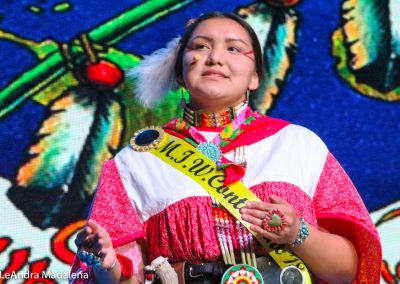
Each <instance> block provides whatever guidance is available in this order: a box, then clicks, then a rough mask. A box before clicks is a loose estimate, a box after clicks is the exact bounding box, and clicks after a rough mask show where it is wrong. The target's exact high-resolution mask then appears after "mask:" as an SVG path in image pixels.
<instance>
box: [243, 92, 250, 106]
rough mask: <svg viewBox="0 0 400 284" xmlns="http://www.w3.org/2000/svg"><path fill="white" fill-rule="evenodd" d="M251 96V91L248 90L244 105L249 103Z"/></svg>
mask: <svg viewBox="0 0 400 284" xmlns="http://www.w3.org/2000/svg"><path fill="white" fill-rule="evenodd" d="M249 95H250V90H246V94H245V98H244V103H246V104H247V103H248V102H249Z"/></svg>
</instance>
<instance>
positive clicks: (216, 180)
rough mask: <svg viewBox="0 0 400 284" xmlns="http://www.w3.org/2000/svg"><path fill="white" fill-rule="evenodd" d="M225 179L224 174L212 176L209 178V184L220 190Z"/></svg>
mask: <svg viewBox="0 0 400 284" xmlns="http://www.w3.org/2000/svg"><path fill="white" fill-rule="evenodd" d="M224 179H225V176H224V174H219V175H215V176H212V177H210V178H209V179H208V185H209V186H211V187H212V188H215V189H217V190H218V189H219V188H220V187H221V184H222V183H223V182H224Z"/></svg>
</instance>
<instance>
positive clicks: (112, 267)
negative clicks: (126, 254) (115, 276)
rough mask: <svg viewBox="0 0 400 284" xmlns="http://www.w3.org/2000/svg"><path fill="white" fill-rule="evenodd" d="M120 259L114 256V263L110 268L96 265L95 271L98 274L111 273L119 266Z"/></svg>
mask: <svg viewBox="0 0 400 284" xmlns="http://www.w3.org/2000/svg"><path fill="white" fill-rule="evenodd" d="M117 262H118V259H117V256H116V255H115V256H114V261H113V262H112V264H111V265H110V266H109V267H103V266H102V265H101V264H98V265H94V266H93V269H94V270H95V271H97V272H109V271H111V270H113V269H114V267H115V266H116V265H117Z"/></svg>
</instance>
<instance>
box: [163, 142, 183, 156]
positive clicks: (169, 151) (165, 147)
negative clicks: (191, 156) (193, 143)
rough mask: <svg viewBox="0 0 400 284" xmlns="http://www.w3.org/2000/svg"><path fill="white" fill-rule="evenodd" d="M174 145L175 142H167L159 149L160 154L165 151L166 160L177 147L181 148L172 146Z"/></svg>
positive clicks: (176, 145) (177, 145)
mask: <svg viewBox="0 0 400 284" xmlns="http://www.w3.org/2000/svg"><path fill="white" fill-rule="evenodd" d="M174 143H175V141H171V142H169V143H168V144H167V145H165V146H164V147H163V148H162V149H160V153H164V152H165V151H167V153H165V156H166V157H168V158H169V157H171V152H172V151H174V150H175V149H176V148H178V147H179V146H181V144H175V145H172V144H174Z"/></svg>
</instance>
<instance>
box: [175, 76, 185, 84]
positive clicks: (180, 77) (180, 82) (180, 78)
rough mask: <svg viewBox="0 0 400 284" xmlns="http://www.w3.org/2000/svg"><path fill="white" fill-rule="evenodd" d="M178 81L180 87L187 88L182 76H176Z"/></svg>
mask: <svg viewBox="0 0 400 284" xmlns="http://www.w3.org/2000/svg"><path fill="white" fill-rule="evenodd" d="M176 81H177V82H178V84H179V85H182V86H185V83H184V82H183V77H182V75H179V76H176Z"/></svg>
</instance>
